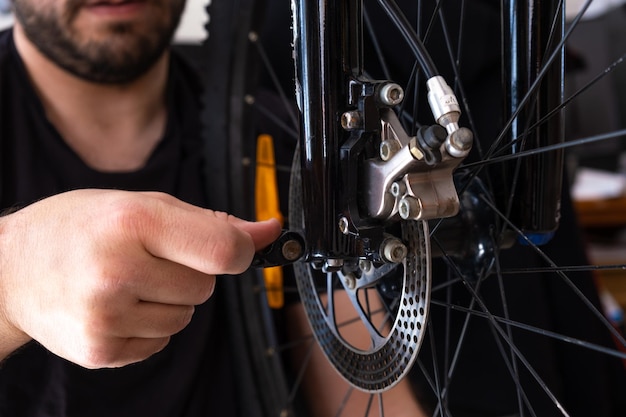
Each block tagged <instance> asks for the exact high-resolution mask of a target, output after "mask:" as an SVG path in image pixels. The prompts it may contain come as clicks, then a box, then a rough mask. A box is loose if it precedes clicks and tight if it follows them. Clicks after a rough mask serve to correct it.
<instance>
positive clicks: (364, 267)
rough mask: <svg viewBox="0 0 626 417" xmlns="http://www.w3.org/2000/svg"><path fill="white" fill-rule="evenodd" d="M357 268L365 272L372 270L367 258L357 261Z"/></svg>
mask: <svg viewBox="0 0 626 417" xmlns="http://www.w3.org/2000/svg"><path fill="white" fill-rule="evenodd" d="M359 268H361V271H363V272H365V273H366V274H367V273H368V272H370V271H371V270H372V262H371V261H369V260H367V259H361V260H360V261H359Z"/></svg>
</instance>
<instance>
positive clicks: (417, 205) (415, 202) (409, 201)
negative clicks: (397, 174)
mask: <svg viewBox="0 0 626 417" xmlns="http://www.w3.org/2000/svg"><path fill="white" fill-rule="evenodd" d="M398 214H400V217H402V218H403V219H404V220H408V219H418V218H419V217H420V215H421V214H422V201H421V200H420V199H419V198H415V197H412V196H406V197H403V198H402V199H401V200H400V202H399V203H398Z"/></svg>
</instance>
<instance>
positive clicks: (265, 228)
mask: <svg viewBox="0 0 626 417" xmlns="http://www.w3.org/2000/svg"><path fill="white" fill-rule="evenodd" d="M279 233H280V225H279V223H278V222H277V221H268V222H262V223H250V222H246V221H243V220H240V219H237V218H235V217H232V216H229V215H227V214H225V213H216V212H213V211H210V210H205V209H201V208H198V207H195V206H192V205H189V204H186V203H184V202H181V201H180V200H177V199H175V198H173V197H171V196H168V195H165V194H159V193H132V192H124V191H103V190H80V191H72V192H68V193H64V194H59V195H57V196H54V197H50V198H47V199H44V200H41V201H39V202H37V203H35V204H32V205H30V206H28V207H26V208H24V209H22V210H20V211H17V212H15V213H13V214H11V215H8V216H5V217H3V218H0V359H2V358H3V357H5V356H7V355H8V354H9V353H11V352H12V351H13V350H15V349H16V348H18V347H19V346H21V345H23V344H25V343H27V342H28V341H29V340H31V339H35V340H37V341H38V342H39V343H41V344H42V345H43V346H45V347H46V348H47V349H49V350H50V351H51V352H53V353H55V354H57V355H59V356H61V357H63V358H65V359H68V360H70V361H72V362H74V363H77V364H79V365H81V366H84V367H87V368H102V367H119V366H124V365H126V364H129V363H133V362H137V361H140V360H143V359H145V358H147V357H149V356H150V355H152V354H154V353H156V352H158V351H160V350H161V349H163V348H164V347H165V346H166V345H167V343H168V342H169V340H170V336H171V335H173V334H175V333H177V332H179V331H180V330H182V329H183V328H184V327H185V326H186V325H187V324H188V323H189V322H190V320H191V317H192V315H193V312H194V306H195V305H198V304H201V303H203V302H205V301H206V300H207V299H208V298H209V297H210V296H211V294H212V293H213V289H214V286H215V275H218V274H237V273H241V272H243V271H244V270H246V269H247V268H248V266H249V265H250V262H251V260H252V257H253V255H254V252H255V251H257V250H259V249H261V248H263V247H265V246H267V245H268V244H269V243H271V242H272V241H273V240H274V239H276V238H277V237H278V235H279Z"/></svg>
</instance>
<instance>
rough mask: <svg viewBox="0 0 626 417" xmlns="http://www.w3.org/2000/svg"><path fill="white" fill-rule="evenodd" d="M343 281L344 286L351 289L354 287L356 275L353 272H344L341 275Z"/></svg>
mask: <svg viewBox="0 0 626 417" xmlns="http://www.w3.org/2000/svg"><path fill="white" fill-rule="evenodd" d="M343 282H344V283H345V284H346V288H348V289H349V290H353V289H355V288H356V277H355V276H354V274H346V275H345V276H344V277H343Z"/></svg>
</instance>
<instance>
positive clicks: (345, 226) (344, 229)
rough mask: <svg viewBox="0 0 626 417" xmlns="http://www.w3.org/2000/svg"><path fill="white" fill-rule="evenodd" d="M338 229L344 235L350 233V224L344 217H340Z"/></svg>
mask: <svg viewBox="0 0 626 417" xmlns="http://www.w3.org/2000/svg"><path fill="white" fill-rule="evenodd" d="M339 231H340V232H341V233H343V234H344V235H347V234H348V233H350V224H349V222H348V219H347V218H346V217H342V218H340V219H339Z"/></svg>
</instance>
